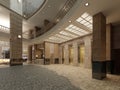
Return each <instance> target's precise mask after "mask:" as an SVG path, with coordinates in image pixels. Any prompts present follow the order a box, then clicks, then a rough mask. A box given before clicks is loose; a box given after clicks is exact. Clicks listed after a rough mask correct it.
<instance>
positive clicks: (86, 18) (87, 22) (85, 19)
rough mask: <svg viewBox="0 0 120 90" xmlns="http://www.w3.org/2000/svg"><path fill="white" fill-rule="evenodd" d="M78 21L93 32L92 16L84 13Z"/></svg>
mask: <svg viewBox="0 0 120 90" xmlns="http://www.w3.org/2000/svg"><path fill="white" fill-rule="evenodd" d="M76 21H77V22H78V23H80V24H82V25H84V26H86V27H87V28H89V29H91V30H92V26H93V25H92V24H93V20H92V16H91V15H90V14H88V13H87V12H85V13H83V14H82V15H81V16H80V17H79V18H78V19H77V20H76Z"/></svg>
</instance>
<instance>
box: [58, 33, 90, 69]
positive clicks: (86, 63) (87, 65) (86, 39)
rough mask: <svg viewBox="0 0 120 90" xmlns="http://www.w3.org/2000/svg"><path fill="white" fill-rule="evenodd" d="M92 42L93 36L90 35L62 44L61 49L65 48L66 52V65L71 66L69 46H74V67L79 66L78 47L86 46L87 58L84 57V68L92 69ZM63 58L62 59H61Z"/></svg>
mask: <svg viewBox="0 0 120 90" xmlns="http://www.w3.org/2000/svg"><path fill="white" fill-rule="evenodd" d="M91 40H92V35H88V36H84V37H81V38H78V39H75V40H72V41H68V42H65V43H62V44H60V47H64V52H65V55H64V59H65V61H64V62H65V63H64V64H69V50H68V49H69V45H72V46H73V65H76V66H78V65H79V63H78V46H79V45H83V44H84V47H85V56H84V62H83V64H84V65H83V66H84V67H85V68H91V48H92V46H91V43H92V42H91ZM61 49H62V48H61ZM61 51H62V50H61ZM61 58H62V57H60V59H61Z"/></svg>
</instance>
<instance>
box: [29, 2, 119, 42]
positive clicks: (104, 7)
mask: <svg viewBox="0 0 120 90" xmlns="http://www.w3.org/2000/svg"><path fill="white" fill-rule="evenodd" d="M86 3H89V6H87V7H86V6H85V4H86ZM119 4H120V0H115V1H114V2H113V0H82V2H81V0H78V1H77V3H76V4H75V5H74V7H73V8H72V9H71V10H70V12H68V14H67V15H66V16H65V17H64V19H63V20H62V21H60V22H59V23H58V24H57V25H56V26H55V27H54V28H52V29H51V30H50V31H49V32H47V33H45V34H44V35H42V36H40V37H38V38H35V39H33V40H32V41H31V43H39V42H41V41H44V40H45V39H48V38H49V37H51V36H54V35H55V34H57V33H59V32H60V31H62V30H64V29H65V28H66V27H67V26H69V25H70V24H73V25H75V26H78V27H80V28H82V29H86V30H87V29H88V28H86V27H84V26H83V25H81V24H78V23H76V19H77V18H79V17H80V16H81V15H82V14H83V13H85V12H87V13H89V14H90V15H92V16H93V15H95V14H97V13H99V12H103V14H104V15H105V16H106V19H107V23H114V22H117V21H120V13H119V12H120V10H119V8H120V5H119ZM113 12H114V13H113ZM69 21H72V22H71V23H70V22H69Z"/></svg>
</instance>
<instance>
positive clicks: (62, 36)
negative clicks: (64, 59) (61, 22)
mask: <svg viewBox="0 0 120 90" xmlns="http://www.w3.org/2000/svg"><path fill="white" fill-rule="evenodd" d="M55 36H56V37H59V38H62V39H66V40H70V39H72V38H70V37H67V36H64V35H60V34H56V35H55Z"/></svg>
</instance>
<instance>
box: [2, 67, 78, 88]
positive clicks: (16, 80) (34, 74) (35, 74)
mask: <svg viewBox="0 0 120 90" xmlns="http://www.w3.org/2000/svg"><path fill="white" fill-rule="evenodd" d="M0 67H2V66H0ZM0 90H80V89H79V88H76V87H75V86H73V85H72V84H71V83H70V81H69V80H68V79H67V78H65V77H63V76H60V75H57V74H56V73H55V72H53V71H51V70H48V69H46V68H43V67H41V66H35V65H23V66H13V67H4V68H0Z"/></svg>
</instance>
